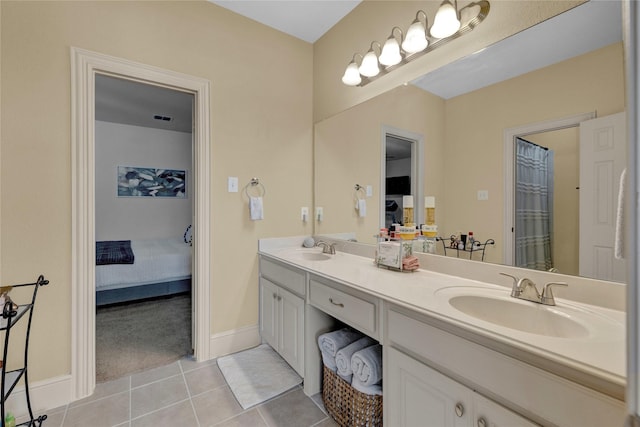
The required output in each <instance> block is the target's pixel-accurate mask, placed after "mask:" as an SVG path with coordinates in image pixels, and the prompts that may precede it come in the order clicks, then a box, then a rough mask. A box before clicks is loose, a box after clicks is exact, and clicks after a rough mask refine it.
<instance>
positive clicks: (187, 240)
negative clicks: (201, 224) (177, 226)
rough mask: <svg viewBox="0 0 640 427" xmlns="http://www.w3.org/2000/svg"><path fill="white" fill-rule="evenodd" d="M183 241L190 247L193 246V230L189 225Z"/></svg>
mask: <svg viewBox="0 0 640 427" xmlns="http://www.w3.org/2000/svg"><path fill="white" fill-rule="evenodd" d="M183 239H184V242H185V243H188V244H189V246H193V228H192V227H191V225H189V226H188V227H187V229H186V230H185V232H184V236H183Z"/></svg>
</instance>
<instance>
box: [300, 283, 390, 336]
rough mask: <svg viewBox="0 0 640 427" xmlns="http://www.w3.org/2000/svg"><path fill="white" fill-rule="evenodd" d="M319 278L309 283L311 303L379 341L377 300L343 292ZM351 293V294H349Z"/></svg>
mask: <svg viewBox="0 0 640 427" xmlns="http://www.w3.org/2000/svg"><path fill="white" fill-rule="evenodd" d="M334 286H342V285H340V284H337V283H336V284H331V285H329V284H327V283H323V282H321V281H319V280H318V279H317V278H311V280H310V281H309V303H310V304H312V305H314V306H316V307H318V308H319V309H320V310H322V311H324V312H325V313H327V314H330V315H331V316H333V317H335V318H336V319H338V320H341V321H343V322H345V323H346V324H348V325H351V326H353V327H354V328H356V329H358V330H359V331H360V332H363V333H365V334H367V335H368V336H370V337H372V338H375V339H379V334H378V328H377V310H378V305H377V300H370V299H365V298H363V297H364V296H360V295H354V294H356V293H357V292H352V291H346V290H345V291H342V290H339V289H336V287H334ZM347 292H349V293H347Z"/></svg>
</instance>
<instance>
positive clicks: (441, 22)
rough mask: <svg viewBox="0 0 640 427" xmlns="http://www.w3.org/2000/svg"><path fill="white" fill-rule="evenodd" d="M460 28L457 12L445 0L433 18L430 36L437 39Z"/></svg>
mask: <svg viewBox="0 0 640 427" xmlns="http://www.w3.org/2000/svg"><path fill="white" fill-rule="evenodd" d="M459 29H460V20H459V19H458V13H457V12H456V9H455V8H454V7H453V5H452V4H451V3H450V2H449V1H448V0H445V1H444V2H442V5H440V8H439V9H438V13H436V17H435V19H434V20H433V26H431V29H430V30H429V32H430V33H431V36H433V37H435V38H437V39H444V38H446V37H449V36H451V35H453V34H455V33H456V32H457V31H458V30H459Z"/></svg>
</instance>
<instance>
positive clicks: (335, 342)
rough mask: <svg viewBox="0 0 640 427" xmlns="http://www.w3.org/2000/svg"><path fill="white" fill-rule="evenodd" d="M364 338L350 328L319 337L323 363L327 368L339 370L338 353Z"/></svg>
mask: <svg viewBox="0 0 640 427" xmlns="http://www.w3.org/2000/svg"><path fill="white" fill-rule="evenodd" d="M360 338H362V334H361V333H360V332H356V331H354V330H352V329H349V328H344V329H340V330H337V331H333V332H327V333H326V334H322V335H320V336H319V337H318V347H320V352H321V353H322V361H323V362H324V364H325V365H326V366H327V368H329V369H331V370H332V371H334V372H335V371H336V370H337V366H336V353H337V352H338V350H340V349H341V348H344V347H346V346H348V345H349V344H351V343H352V342H354V341H357V340H358V339H360Z"/></svg>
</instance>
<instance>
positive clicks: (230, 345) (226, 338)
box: [210, 325, 260, 359]
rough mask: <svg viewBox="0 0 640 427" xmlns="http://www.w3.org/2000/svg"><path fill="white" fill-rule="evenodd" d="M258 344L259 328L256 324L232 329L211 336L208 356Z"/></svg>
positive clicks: (221, 354)
mask: <svg viewBox="0 0 640 427" xmlns="http://www.w3.org/2000/svg"><path fill="white" fill-rule="evenodd" d="M259 344H260V328H259V327H258V325H252V326H245V327H244V328H238V329H232V330H230V331H224V332H221V333H219V334H214V335H212V336H211V346H210V347H211V354H210V358H211V359H215V358H217V357H221V356H226V355H227V354H231V353H237V352H239V351H242V350H246V349H248V348H251V347H256V346H257V345H259Z"/></svg>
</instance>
